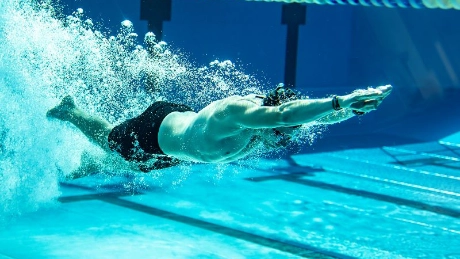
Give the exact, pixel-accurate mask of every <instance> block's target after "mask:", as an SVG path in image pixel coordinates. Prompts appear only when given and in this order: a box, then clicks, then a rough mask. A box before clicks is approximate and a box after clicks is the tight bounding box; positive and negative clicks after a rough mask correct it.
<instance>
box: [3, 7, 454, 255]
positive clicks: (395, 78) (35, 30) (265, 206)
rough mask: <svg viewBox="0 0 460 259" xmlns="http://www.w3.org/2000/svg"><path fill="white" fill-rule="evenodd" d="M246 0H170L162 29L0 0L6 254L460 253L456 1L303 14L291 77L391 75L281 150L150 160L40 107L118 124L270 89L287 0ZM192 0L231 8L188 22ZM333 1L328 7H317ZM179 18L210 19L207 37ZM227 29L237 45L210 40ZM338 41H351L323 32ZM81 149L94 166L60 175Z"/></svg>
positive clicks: (326, 84) (301, 83) (328, 88)
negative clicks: (369, 97)
mask: <svg viewBox="0 0 460 259" xmlns="http://www.w3.org/2000/svg"><path fill="white" fill-rule="evenodd" d="M48 2H49V3H48ZM236 2H237V3H229V2H225V1H207V2H206V1H204V2H197V3H194V2H193V1H176V2H175V3H174V5H173V9H174V10H176V13H173V14H175V15H176V16H175V17H176V18H175V19H176V21H178V22H177V23H174V20H173V21H172V22H171V23H170V24H165V35H164V37H165V39H164V40H165V41H164V42H163V41H160V40H158V39H156V38H154V37H153V36H152V35H150V34H147V36H146V37H145V38H144V36H140V35H141V34H142V30H143V29H142V28H140V29H139V28H136V25H139V24H142V23H140V22H139V21H132V22H131V21H127V20H124V19H121V18H120V20H119V21H117V22H114V23H113V24H115V25H113V24H111V25H110V26H114V27H113V28H115V29H111V30H110V31H109V29H107V28H106V27H105V26H108V25H107V24H104V22H107V21H101V24H98V21H92V20H91V17H90V16H89V14H91V11H89V12H88V13H89V14H87V12H86V9H85V10H83V9H76V8H75V9H72V8H73V5H75V4H83V3H79V2H73V1H68V2H67V3H66V1H61V4H63V7H60V5H59V4H57V3H55V2H52V1H43V2H41V4H40V5H36V3H37V1H26V0H22V1H19V0H2V2H0V18H1V19H0V44H1V46H2V50H1V51H0V89H1V91H0V103H1V104H2V108H1V109H0V204H1V210H0V258H1V259H3V258H449V259H454V258H460V220H459V218H460V184H459V181H460V170H459V169H460V134H459V132H460V131H459V127H458V121H459V120H458V119H459V116H458V114H457V113H456V111H457V109H458V107H457V104H456V102H457V100H458V98H459V97H460V90H459V87H460V85H459V82H458V81H456V78H457V74H458V72H460V67H459V66H458V65H459V64H460V60H459V57H460V55H456V54H459V53H457V52H458V48H456V47H455V46H456V43H455V42H457V41H456V40H457V39H460V35H459V34H458V32H456V27H455V26H452V24H455V23H452V21H458V18H455V17H458V14H457V13H455V12H458V11H457V10H405V9H401V10H402V11H401V10H396V9H385V10H383V9H379V8H375V7H365V8H368V9H364V7H363V8H361V7H355V6H342V7H340V6H331V7H327V8H326V7H324V6H316V7H315V5H308V13H309V14H311V16H309V17H311V18H309V20H308V21H309V23H307V25H308V24H317V25H315V26H311V27H307V28H309V29H311V31H310V32H309V34H308V35H309V36H305V35H304V36H301V37H300V38H299V41H300V42H304V41H305V40H306V39H308V41H307V43H304V44H305V45H300V47H299V58H298V69H299V71H301V72H299V73H298V76H297V77H298V79H297V84H298V86H297V89H298V90H299V91H301V92H302V93H303V94H305V95H308V96H310V97H317V96H324V95H330V94H334V93H338V94H343V93H346V92H350V91H352V90H353V89H354V88H359V87H361V88H362V87H363V85H366V86H367V85H371V84H373V85H375V84H387V83H391V84H393V86H394V90H393V93H392V95H391V96H390V97H389V98H388V101H387V102H384V103H383V104H382V106H381V107H379V109H378V110H377V111H375V112H372V113H371V114H368V115H365V116H362V117H360V118H353V119H351V120H350V121H346V122H343V123H340V124H338V125H331V126H328V127H324V126H318V125H308V126H304V127H303V128H302V129H301V136H300V137H299V139H298V143H295V145H293V146H291V147H289V148H288V149H287V150H286V151H280V152H276V153H269V154H262V153H263V151H264V150H259V151H260V152H259V153H257V154H255V155H253V156H251V157H250V158H247V159H243V160H241V161H237V162H234V163H229V164H198V163H184V164H181V165H179V166H176V167H172V168H167V169H162V170H157V171H153V172H151V173H148V174H143V173H138V172H133V171H130V170H129V167H127V166H126V165H124V164H120V163H113V160H112V157H111V155H107V154H105V153H104V152H103V151H102V150H101V149H100V148H98V147H96V146H95V145H94V144H92V143H90V142H89V141H88V140H87V139H86V138H85V137H84V136H83V135H82V134H81V133H80V132H79V131H78V130H77V129H76V128H75V127H73V126H71V125H69V124H67V123H64V122H59V121H56V120H49V119H47V118H46V117H45V114H46V111H47V110H48V109H49V108H50V107H53V106H55V105H56V104H57V103H58V102H59V100H60V99H61V98H62V97H64V96H66V95H68V94H70V95H72V96H74V98H75V100H76V102H77V104H78V105H79V106H80V107H82V109H84V110H86V111H88V112H90V113H91V114H95V115H97V116H101V117H104V118H105V119H107V120H108V121H109V122H111V123H114V124H116V123H120V122H121V121H124V120H126V119H127V118H131V117H133V116H135V115H136V114H139V113H140V112H142V111H143V109H145V108H146V107H147V106H148V104H149V103H151V102H152V101H154V100H159V99H161V100H164V99H166V100H170V101H175V102H182V103H187V104H189V105H191V106H192V107H194V108H195V109H200V108H202V107H203V106H205V105H206V104H208V103H210V102H211V101H213V100H216V99H219V98H223V97H226V96H230V95H234V94H248V93H253V92H256V93H263V92H264V91H265V90H267V89H269V88H271V86H273V85H275V84H276V83H278V82H280V81H282V76H283V75H282V73H281V72H279V71H282V69H283V65H282V63H283V62H282V61H280V60H279V59H282V58H284V57H281V56H282V55H280V54H276V53H270V50H275V49H279V48H280V45H279V43H280V41H279V40H274V41H273V42H269V41H265V39H266V38H265V37H268V38H269V37H270V35H267V34H265V32H269V31H270V30H271V28H272V29H273V33H274V34H276V33H279V30H277V29H276V27H274V25H272V24H271V25H269V28H267V27H264V26H265V25H263V22H262V20H263V19H264V18H261V17H265V18H267V17H268V16H270V15H269V14H272V13H274V10H278V9H279V8H281V4H274V3H252V2H251V3H250V2H244V1H241V2H238V1H236ZM117 3H118V4H119V5H117V8H120V10H123V6H124V5H123V2H122V1H120V2H117ZM125 4H126V3H125ZM193 5H197V6H198V7H199V8H201V7H203V9H200V10H202V11H203V12H204V13H206V12H208V11H209V12H213V10H217V9H216V8H223V7H225V8H227V11H228V13H229V14H228V16H227V17H217V16H209V17H208V19H211V20H212V19H217V20H218V21H219V22H218V23H214V24H213V23H211V22H210V21H203V20H202V19H201V18H197V16H189V18H190V19H192V24H188V25H186V24H185V22H184V21H185V18H180V16H179V14H182V15H183V16H182V17H186V15H187V14H186V13H187V11H189V10H191V8H198V7H193ZM234 5H235V6H237V7H238V8H247V9H250V10H251V11H254V10H260V12H261V16H260V17H259V18H260V19H259V20H257V21H255V20H251V19H252V16H251V14H248V13H245V11H244V10H243V9H241V10H239V11H240V15H241V16H239V17H240V19H242V20H244V21H246V22H248V25H244V24H243V23H238V22H237V23H235V24H228V23H225V21H232V19H236V18H234V16H232V15H230V14H231V13H232V10H233V11H234V9H232V8H235V7H234ZM204 6H207V7H206V8H207V9H206V8H205V7H204ZM266 6H267V7H266ZM95 8H96V7H95ZM126 8H127V9H129V8H132V7H128V5H126ZM258 8H262V9H258ZM264 8H266V9H264ZM353 8H355V9H353ZM68 10H71V11H68ZM95 10H97V8H96V9H95ZM181 10H182V11H183V12H181ZM263 10H266V11H267V13H269V14H265V15H264V14H262V11H263ZM427 11H430V12H431V13H429V12H427ZM418 12H419V13H418ZM93 13H94V12H93ZM327 13H331V14H335V15H333V17H331V18H330V19H326V20H324V22H323V23H322V24H319V23H315V22H318V21H321V19H322V18H324V14H327ZM418 14H420V17H422V18H420V20H419V21H418V23H416V22H415V20H414V18H415V17H417V15H418ZM214 15H215V14H214ZM431 15H434V16H435V17H438V19H437V20H436V21H435V22H432V23H431V22H430V21H431V20H427V19H428V18H427V17H430V16H431ZM200 17H201V16H200ZM203 17H204V16H203ZM212 17H214V18H212ZM363 17H364V18H365V21H367V22H368V23H366V24H364V22H362V20H360V19H364V18H363ZM387 18H392V19H387ZM181 19H182V20H181ZM194 19H195V20H194ZM200 19H201V20H200ZM219 19H222V20H219ZM226 19H228V20H226ZM263 21H268V19H267V20H263ZM339 21H342V22H340V23H338V24H336V22H339ZM350 21H351V22H350ZM382 21H385V23H384V22H382ZM208 23H209V27H206V26H207V24H208ZM277 23H279V22H278V21H277ZM331 23H334V26H332V24H331ZM401 24H403V25H405V27H404V28H403V27H402V26H400V25H401ZM416 24H422V25H423V26H424V27H423V26H422V27H423V28H422V27H417V26H415V25H416ZM446 24H447V25H446ZM448 24H450V26H448ZM181 26H182V27H183V26H185V28H187V26H189V27H188V28H192V27H195V28H196V31H194V32H195V33H196V34H197V35H206V34H207V33H210V31H209V30H210V29H214V30H215V31H216V32H215V34H213V35H210V36H209V39H208V40H206V43H203V45H200V43H199V42H194V41H191V40H188V39H190V37H191V34H190V33H191V32H185V31H183V34H182V35H181V33H180V32H178V31H179V29H178V28H180V27H181ZM232 26H233V27H232ZM340 26H342V27H340ZM411 26H412V27H411ZM244 27H248V28H253V29H254V28H259V29H260V30H258V33H254V31H251V32H244V29H243V28H244ZM205 28H207V30H208V31H206V29H205ZM223 28H225V29H229V30H232V31H233V32H235V33H236V34H235V35H234V37H236V36H241V35H240V34H244V33H248V35H246V36H247V37H246V38H247V41H246V42H244V44H241V45H238V44H237V43H232V42H231V39H230V38H231V37H229V35H224V34H227V33H226V32H223ZM313 28H314V29H313ZM321 28H322V29H324V30H321ZM345 28H347V29H346V32H348V33H345V32H343V30H345ZM441 28H442V29H441ZM174 29H175V30H174ZM326 29H327V30H329V32H330V35H329V34H328V33H326V32H325V30H326ZM242 31H243V32H242ZM361 31H362V34H360V33H361ZM301 32H302V31H301ZM303 32H305V31H303ZM339 32H340V33H339ZM370 32H372V33H373V34H372V35H373V36H369V35H371V34H369V33H370ZM219 33H222V35H221V36H222V37H224V38H222V37H221V38H220V40H223V39H225V41H226V42H223V43H222V45H223V46H225V48H226V49H227V50H228V52H225V51H224V50H223V49H222V48H221V47H222V46H219V44H216V43H214V44H213V40H219V36H218V35H219ZM210 34H211V33H210ZM249 34H252V35H249ZM259 34H260V35H259ZM301 35H302V34H301ZM350 35H352V36H350ZM427 35H428V36H431V37H435V38H430V37H427ZM258 36H259V37H260V39H261V41H263V43H264V44H261V42H259V41H257V37H258ZM226 37H228V38H226ZM321 37H325V38H324V39H323V38H321ZM197 38H199V37H198V36H197ZM236 38H238V37H236ZM334 38H336V42H334V41H333V39H334ZM168 39H169V40H168ZM372 40H375V41H376V42H377V41H378V43H376V42H372ZM236 41H238V42H240V43H243V42H241V40H238V39H236ZM337 42H341V43H344V44H342V47H343V48H342V49H340V48H334V49H332V48H331V46H334V45H336V44H338V43H337ZM383 43H385V44H383ZM235 44H236V45H235ZM321 44H325V45H324V46H322V45H321ZM263 45H266V46H265V47H266V48H264V46H263ZM281 45H282V44H281ZM232 46H233V47H235V48H234V49H233V47H232ZM282 46H284V45H282ZM237 49H240V50H241V52H238V50H237ZM306 49H308V50H309V51H308V53H307V51H306ZM204 51H208V52H209V53H211V54H209V55H208V54H207V53H208V52H204ZM222 51H224V52H222ZM279 52H283V51H279ZM238 53H239V54H238ZM315 55H317V56H315ZM229 57H230V58H231V59H230V60H227V58H229ZM309 57H310V58H313V59H310V58H309ZM232 58H233V60H232ZM252 62H253V63H252ZM251 64H256V65H255V66H253V65H251ZM259 65H260V68H256V66H259ZM377 68H378V69H377ZM262 70H265V72H264V71H262ZM275 70H276V71H275ZM272 71H275V72H272ZM331 75H334V76H331ZM374 75H375V76H374ZM149 80H154V83H153V84H151V81H149ZM149 82H150V83H149ZM312 85H315V86H314V87H313V86H312ZM341 85H344V86H343V87H342V86H341ZM82 166H86V167H88V168H90V169H91V171H92V174H91V175H90V176H87V177H84V178H80V179H75V180H69V179H67V178H66V176H69V175H70V174H72V172H73V171H75V170H77V169H78V168H80V167H82Z"/></svg>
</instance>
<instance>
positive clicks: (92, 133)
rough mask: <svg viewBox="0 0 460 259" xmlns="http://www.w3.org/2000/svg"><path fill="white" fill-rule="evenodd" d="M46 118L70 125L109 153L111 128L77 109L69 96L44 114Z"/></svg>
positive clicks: (104, 122)
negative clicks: (66, 122)
mask: <svg viewBox="0 0 460 259" xmlns="http://www.w3.org/2000/svg"><path fill="white" fill-rule="evenodd" d="M46 116H47V117H48V118H56V119H59V120H62V121H68V122H70V123H72V124H73V125H75V126H76V127H77V128H78V129H80V130H81V132H83V134H85V136H86V137H88V138H89V139H90V140H91V141H94V142H96V143H97V144H98V145H99V146H100V147H102V148H103V149H104V150H106V151H110V148H109V143H108V137H109V134H110V132H111V131H112V129H113V126H112V125H111V124H110V123H108V122H107V121H105V120H103V119H101V118H97V117H94V116H91V115H89V114H87V113H86V112H84V111H82V110H81V109H79V108H78V107H77V106H76V105H75V102H74V101H73V99H72V97H71V96H66V97H64V99H62V101H61V103H60V104H59V105H57V106H56V107H54V108H53V109H51V110H49V111H48V112H47V113H46Z"/></svg>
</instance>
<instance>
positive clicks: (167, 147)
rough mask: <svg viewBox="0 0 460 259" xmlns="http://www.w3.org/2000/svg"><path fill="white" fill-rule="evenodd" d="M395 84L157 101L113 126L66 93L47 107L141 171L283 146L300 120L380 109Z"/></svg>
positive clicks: (52, 114) (230, 158)
mask: <svg viewBox="0 0 460 259" xmlns="http://www.w3.org/2000/svg"><path fill="white" fill-rule="evenodd" d="M391 90H392V87H391V86H390V85H386V86H380V87H377V88H368V89H360V90H356V91H354V92H353V93H351V94H348V95H343V96H333V97H330V98H320V99H299V98H298V97H297V95H296V93H295V92H294V91H292V90H291V89H289V88H285V87H283V86H278V87H277V88H276V89H274V90H272V91H271V92H269V93H268V94H267V95H256V94H251V95H247V96H231V97H227V98H224V99H221V100H218V101H214V102H212V103H211V104H209V105H208V106H206V107H205V108H203V109H202V110H201V111H199V112H194V111H193V110H192V109H191V108H190V107H188V106H186V105H183V104H175V103H170V102H164V101H159V102H155V103H153V104H152V105H151V106H150V107H148V108H147V110H145V111H144V112H143V113H142V114H141V115H139V116H138V117H135V118H132V119H129V120H127V121H125V122H123V123H121V124H120V125H117V126H113V125H111V124H110V123H108V122H107V121H105V120H103V119H101V118H96V117H94V116H91V115H89V114H87V113H86V112H84V111H82V110H81V109H79V108H78V107H77V106H76V105H75V103H74V101H73V99H72V97H70V96H67V97H65V98H64V99H63V100H62V102H61V103H60V104H59V105H58V106H56V107H55V108H53V109H51V110H49V111H48V112H47V117H48V118H56V119H59V120H62V121H68V122H70V123H72V124H73V125H75V126H76V127H77V128H78V129H80V130H81V131H82V132H83V134H84V135H85V136H87V137H88V138H89V139H90V140H92V141H93V142H95V143H97V144H98V145H99V146H100V147H102V148H103V149H104V150H106V151H107V152H117V153H118V154H119V155H121V156H122V157H123V158H124V159H125V160H127V161H129V162H132V163H135V164H136V165H137V166H138V168H139V169H140V170H141V171H143V172H148V171H151V170H155V169H161V168H166V167H170V166H175V165H177V164H179V163H180V162H181V161H192V162H202V163H228V162H232V161H235V160H238V159H241V158H244V157H246V156H248V155H249V154H251V153H252V152H253V151H254V150H255V149H256V147H257V146H258V145H260V144H262V145H265V146H267V147H269V148H278V147H283V146H285V145H286V143H287V142H288V141H289V139H290V137H291V136H292V135H293V134H294V133H295V132H296V131H297V129H298V127H299V126H301V125H302V124H306V123H311V122H317V123H320V124H334V123H337V122H340V121H344V120H347V119H349V118H352V117H354V116H356V115H363V114H366V113H368V112H370V111H373V110H375V109H377V107H378V106H379V105H380V104H381V103H382V101H383V100H384V99H385V98H386V97H387V96H388V95H389V94H390V93H391Z"/></svg>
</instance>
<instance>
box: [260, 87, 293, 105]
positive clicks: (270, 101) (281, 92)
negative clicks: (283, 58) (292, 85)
mask: <svg viewBox="0 0 460 259" xmlns="http://www.w3.org/2000/svg"><path fill="white" fill-rule="evenodd" d="M297 99H299V98H298V97H297V94H296V93H295V92H294V91H292V90H291V89H289V88H285V87H284V85H283V84H280V85H278V86H277V87H276V88H275V89H274V90H271V91H270V92H268V93H267V95H266V96H265V98H264V99H263V104H262V106H279V105H281V104H283V103H285V102H288V101H293V100H297Z"/></svg>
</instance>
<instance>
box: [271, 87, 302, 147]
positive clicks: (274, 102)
mask: <svg viewBox="0 0 460 259" xmlns="http://www.w3.org/2000/svg"><path fill="white" fill-rule="evenodd" d="M297 99H299V97H298V96H297V94H296V92H294V91H293V90H291V89H289V88H286V87H284V85H283V84H280V85H278V86H277V87H276V88H275V89H274V90H271V91H270V92H268V93H267V95H266V96H265V97H264V99H263V104H262V106H279V105H281V104H283V103H285V102H289V101H293V100H297ZM298 128H300V125H298V126H293V127H278V128H274V129H273V133H274V136H275V137H276V141H275V143H273V144H274V146H276V147H286V146H287V145H288V144H289V143H290V142H291V140H292V138H293V136H294V135H295V134H296V133H297V131H298ZM272 146H273V145H272Z"/></svg>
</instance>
